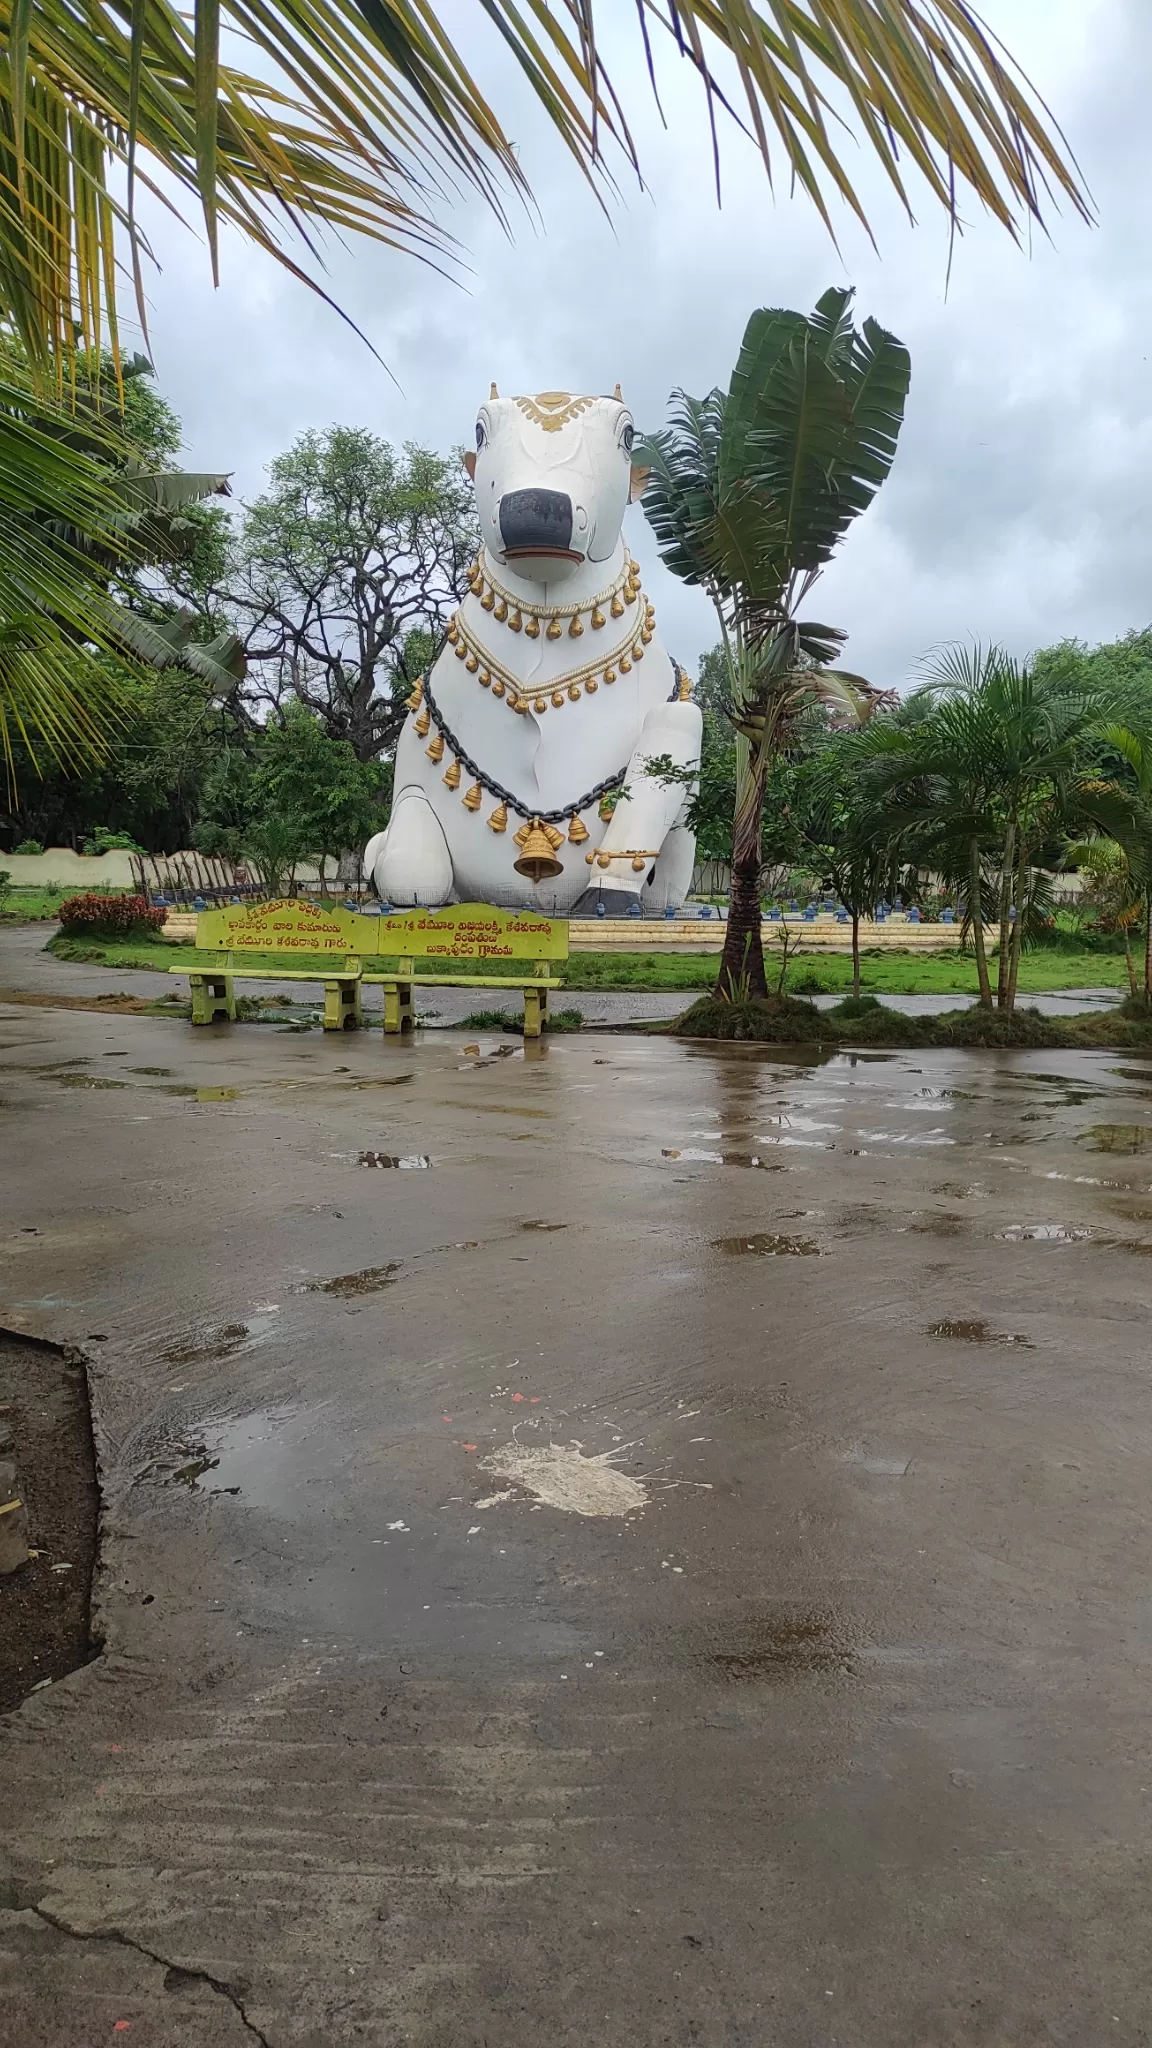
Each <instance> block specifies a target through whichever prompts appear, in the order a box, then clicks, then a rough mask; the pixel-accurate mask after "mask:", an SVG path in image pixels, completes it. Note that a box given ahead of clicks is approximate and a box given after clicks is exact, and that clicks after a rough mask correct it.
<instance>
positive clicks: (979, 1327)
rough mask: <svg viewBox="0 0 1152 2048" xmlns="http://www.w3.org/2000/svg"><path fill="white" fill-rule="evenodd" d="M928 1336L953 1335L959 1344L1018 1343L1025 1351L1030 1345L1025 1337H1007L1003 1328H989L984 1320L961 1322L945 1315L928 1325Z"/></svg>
mask: <svg viewBox="0 0 1152 2048" xmlns="http://www.w3.org/2000/svg"><path fill="white" fill-rule="evenodd" d="M928 1335H929V1336H930V1337H953V1338H956V1339H957V1340H958V1341H959V1342H960V1343H961V1344H1020V1345H1022V1346H1023V1347H1024V1349H1025V1350H1026V1351H1031V1349H1032V1346H1031V1344H1030V1343H1029V1342H1028V1339H1027V1337H1009V1336H1008V1335H1007V1334H1006V1332H1005V1331H1003V1330H990V1329H989V1328H988V1325H987V1323H984V1322H963V1321H959V1320H957V1319H956V1318H954V1317H951V1316H945V1317H944V1320H943V1321H942V1322H939V1323H930V1324H929V1326H928Z"/></svg>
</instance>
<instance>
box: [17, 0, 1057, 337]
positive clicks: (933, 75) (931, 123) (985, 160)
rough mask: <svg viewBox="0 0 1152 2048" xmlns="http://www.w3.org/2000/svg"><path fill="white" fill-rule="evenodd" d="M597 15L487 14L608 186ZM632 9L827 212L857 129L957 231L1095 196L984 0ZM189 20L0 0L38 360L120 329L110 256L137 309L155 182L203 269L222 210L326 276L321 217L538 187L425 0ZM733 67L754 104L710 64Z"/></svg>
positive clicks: (414, 230)
mask: <svg viewBox="0 0 1152 2048" xmlns="http://www.w3.org/2000/svg"><path fill="white" fill-rule="evenodd" d="M608 11H609V9H608V4H607V0H600V4H599V6H597V4H596V0H567V4H564V5H553V4H552V0H484V6H483V8H482V9H477V10H476V11H475V12H476V14H478V15H480V14H482V15H483V17H486V20H487V25H488V27H489V28H490V29H491V30H492V31H494V33H495V35H496V36H497V37H499V38H502V40H503V43H504V45H505V47H506V49H507V50H508V51H509V52H510V53H511V55H512V57H513V59H514V61H515V62H516V63H517V65H518V66H519V68H520V72H521V74H522V76H523V77H524V79H526V81H527V83H528V86H529V87H530V89H531V91H532V92H533V93H534V94H535V96H536V98H537V99H538V100H539V101H540V103H541V105H542V106H543V108H544V110H545V112H546V114H547V116H548V118H549V120H550V121H551V123H552V125H553V127H554V129H555V131H556V133H557V135H558V137H559V139H560V141H561V143H562V144H563V145H564V147H565V148H566V149H567V150H568V152H569V153H570V155H571V156H572V157H573V159H574V161H575V163H576V164H577V165H578V167H579V168H580V169H581V171H583V172H584V173H585V175H586V176H588V177H589V179H591V180H592V181H593V182H594V183H595V184H596V186H597V189H600V190H603V189H604V186H605V184H606V183H607V184H608V185H609V186H610V184H611V168H610V163H609V161H608V159H607V158H606V154H605V151H606V147H610V148H611V149H612V150H613V152H614V154H615V156H616V157H617V159H618V160H619V161H620V162H622V163H623V165H624V166H626V167H630V168H631V169H633V170H635V171H637V172H639V169H640V163H639V156H638V152H637V149H636V146H635V143H634V141H633V138H632V135H631V132H630V130H629V127H628V121H627V116H626V114H625V111H624V105H623V95H622V89H621V88H620V87H618V84H617V81H616V80H615V79H613V77H611V76H610V75H609V72H608V70H607V68H606V64H605V60H604V55H603V49H602V46H601V44H600V43H599V41H598V37H597V30H598V27H600V26H602V25H603V21H604V18H605V15H606V14H607V13H608ZM636 15H637V20H636V31H637V41H636V59H637V60H638V63H637V67H636V68H637V69H638V70H639V71H640V72H641V73H642V74H644V73H646V74H648V75H649V76H650V77H651V80H652V84H653V88H655V70H654V55H653V50H652V48H651V45H650V32H651V33H652V34H654V36H655V37H656V39H657V40H658V42H660V43H664V38H665V37H668V39H669V40H668V42H667V43H666V44H664V47H665V48H668V49H670V50H675V51H676V52H677V53H678V54H679V55H680V56H681V57H682V58H684V59H686V60H687V62H688V63H689V64H691V65H692V67H693V68H694V70H695V71H696V72H697V74H698V76H699V78H700V81H701V85H702V88H703V93H704V101H705V106H706V110H707V115H708V119H709V122H710V124H711V127H712V134H713V143H714V149H716V161H717V180H718V179H719V155H718V148H717V145H716V121H715V116H716V109H717V108H721V109H723V110H725V111H726V112H728V113H729V114H731V115H732V116H733V117H734V118H735V119H736V120H737V121H738V122H740V123H741V125H743V126H745V127H746V128H747V129H749V130H750V132H751V134H752V136H753V138H754V140H755V142H756V144H757V146H758V148H759V150H760V154H761V156H762V158H763V161H764V165H765V169H766V170H767V171H768V174H769V176H771V175H772V174H773V167H774V165H775V164H776V163H777V162H778V163H779V164H781V165H782V166H783V168H784V169H785V171H786V172H787V174H788V176H789V178H791V179H792V180H794V181H795V183H796V184H797V185H798V186H799V187H800V188H801V189H802V190H803V191H804V192H806V193H807V194H808V196H809V197H810V198H811V199H812V200H813V202H814V203H815V205H816V206H817V208H818V210H819V212H820V213H821V215H822V217H823V218H824V220H825V222H826V223H827V224H828V225H829V227H830V226H831V217H830V213H829V200H830V198H831V197H832V196H833V195H834V196H835V198H837V199H839V200H840V201H841V202H843V203H844V204H846V205H847V206H848V207H849V208H850V209H851V210H852V211H853V212H855V214H856V215H857V216H858V217H859V218H860V219H861V220H864V210H863V207H862V205H861V202H860V200H859V198H858V196H857V194H856V191H855V189H854V187H853V184H852V180H851V177H850V175H849V172H848V170H847V168H846V166H845V162H844V160H843V158H842V156H841V154H840V153H839V147H838V140H839V137H840V135H842V134H844V133H846V132H847V133H851V132H852V130H853V129H855V130H856V132H858V133H859V134H861V135H863V137H864V138H865V139H866V141H867V142H868V144H869V145H870V147H871V149H872V151H873V152H874V154H875V155H876V156H877V157H878V158H879V160H880V162H881V164H882V165H883V167H884V169H885V171H886V173H887V175H888V178H889V179H890V181H891V183H892V185H893V187H894V189H895V191H896V192H897V194H898V195H899V197H900V199H901V201H902V203H903V204H904V206H905V207H906V208H907V210H908V211H909V214H911V200H910V196H909V193H908V190H907V188H906V185H905V182H904V179H905V173H906V168H907V166H908V165H912V166H913V167H914V169H915V170H916V171H917V172H918V173H919V175H920V177H921V178H922V179H923V180H924V181H925V183H926V184H927V187H928V190H929V192H930V193H931V194H932V196H933V197H934V198H935V199H936V200H938V201H939V202H940V203H941V204H942V205H943V206H944V207H945V208H946V209H947V210H948V212H949V213H950V214H951V217H952V220H953V222H954V224H955V225H957V226H959V210H958V209H959V189H960V188H963V187H965V186H966V187H967V188H968V189H969V191H970V192H971V193H972V195H973V196H974V198H976V199H977V200H978V201H979V203H980V204H981V205H982V206H983V207H985V208H987V210H988V211H989V212H990V213H991V214H992V216H993V218H994V219H996V220H998V221H1000V222H1001V223H1002V224H1003V225H1004V226H1005V227H1006V228H1008V229H1009V231H1010V232H1012V233H1015V232H1016V231H1017V227H1018V223H1019V221H1020V219H1021V217H1022V216H1023V217H1024V218H1025V219H1029V218H1031V219H1033V220H1036V221H1039V220H1040V219H1041V218H1042V214H1043V201H1044V198H1045V196H1046V195H1048V196H1053V197H1054V196H1056V195H1061V196H1063V197H1064V198H1065V199H1066V200H1067V201H1069V202H1070V203H1071V205H1072V206H1073V207H1074V208H1075V209H1076V210H1077V211H1079V212H1080V213H1082V214H1087V211H1088V204H1087V200H1086V198H1085V195H1084V192H1083V190H1082V187H1081V184H1080V182H1079V178H1078V176H1077V173H1076V171H1075V169H1074V167H1073V166H1072V164H1071V162H1070V160H1069V158H1068V156H1067V153H1066V151H1065V150H1064V148H1063V147H1062V139H1061V138H1060V136H1059V131H1058V130H1056V129H1055V127H1054V125H1053V124H1052V122H1051V119H1050V117H1049V116H1048V115H1047V110H1046V109H1045V108H1044V107H1043V104H1042V102H1040V101H1039V100H1038V99H1037V97H1036V95H1035V93H1034V92H1033V90H1032V88H1031V87H1030V85H1029V83H1028V81H1027V80H1026V79H1025V78H1023V77H1022V76H1021V75H1020V74H1019V73H1018V72H1017V71H1016V69H1015V67H1014V66H1013V64H1012V61H1011V59H1010V58H1009V57H1008V56H1007V54H1006V53H1005V52H1004V51H1003V49H1002V48H1001V46H1000V45H999V44H998V43H997V42H996V40H995V38H994V37H993V36H992V35H991V34H990V33H989V31H988V30H987V29H986V28H985V27H984V26H983V24H982V22H981V21H980V19H979V16H978V15H977V14H976V13H975V12H974V10H973V9H972V8H971V6H970V5H969V4H968V0H828V4H824V5H822V6H821V7H820V8H819V9H818V10H813V11H812V13H810V12H809V11H808V9H807V8H805V7H801V6H800V5H798V4H797V0H678V4H677V5H676V6H675V7H669V8H665V7H664V5H663V4H662V0H636ZM190 17H191V18H190ZM190 17H189V14H188V13H185V12H184V11H182V10H181V9H179V8H178V7H177V6H176V5H175V4H173V0H132V5H131V7H129V6H128V4H127V0H119V4H117V0H0V32H2V34H3V37H4V40H5V46H6V49H7V53H8V63H7V64H6V65H5V66H3V67H0V251H2V252H3V261H2V262H0V321H4V322H6V323H10V324H11V325H12V326H13V327H14V328H15V330H16V332H17V333H18V334H19V335H20V336H21V337H22V339H23V341H24V344H25V346H26V347H27V349H28V350H29V353H30V354H31V355H32V357H33V358H34V359H35V360H37V361H39V362H40V363H41V364H42V365H45V366H47V365H49V364H50V363H51V362H52V360H53V358H66V357H67V356H68V355H69V354H70V353H71V352H72V351H73V349H74V348H76V347H77V346H85V347H87V348H95V347H98V346H100V345H101V343H102V342H103V339H104V335H103V332H102V331H101V330H102V323H104V322H107V323H108V324H109V326H110V328H111V331H112V338H113V342H115V319H116V306H115V295H114V271H115V266H116V264H117V262H123V264H124V267H125V269H126V270H127V271H129V273H130V274H131V275H132V276H133V277H134V279H135V286H136V304H137V310H138V314H139V318H140V321H141V324H142V326H144V327H145V328H146V324H147V323H146V319H145V308H144V292H143V270H142V264H143V258H144V257H146V255H147V253H148V251H147V247H146V244H145V241H144V237H143V234H142V230H141V228H140V224H139V220H138V217H137V208H136V200H137V196H138V194H139V192H140V191H141V190H146V191H148V192H150V193H152V194H154V195H155V196H157V197H158V198H159V199H160V201H161V203H163V204H165V205H167V206H168V207H170V208H172V209H174V210H176V209H178V206H179V202H180V198H181V197H187V198H189V199H191V200H192V201H193V202H194V204H195V205H196V206H197V207H198V209H199V210H200V211H201V212H202V214H203V220H204V226H205V230H206V235H207V241H208V247H209V252H210V258H211V263H212V268H213V274H214V275H215V274H216V271H217V265H218V232H219V224H220V222H221V221H225V222H227V223H229V224H230V225H231V226H233V227H235V228H237V229H239V230H240V232H241V233H243V234H244V235H246V236H247V237H248V238H249V239H250V240H251V241H253V242H254V243H255V244H256V245H257V246H259V247H261V248H263V249H265V250H267V251H269V252H270V253H271V254H272V255H273V256H275V257H277V258H278V259H279V260H280V261H281V262H282V263H284V264H285V265H286V266H287V267H288V268H289V269H290V270H291V271H292V272H293V273H294V274H295V275H297V276H308V277H309V278H310V280H311V281H312V282H313V283H316V282H317V280H316V266H317V265H318V263H319V254H320V252H319V235H320V234H321V233H322V232H323V231H324V230H326V229H334V230H335V231H336V232H337V233H351V234H367V235H369V236H371V237H373V238H375V239H376V240H377V241H380V242H383V243H386V244H389V245H390V246H393V247H397V248H400V249H403V250H406V251H408V252H410V253H413V254H416V255H418V256H422V257H424V258H426V259H427V260H429V261H432V262H444V261H451V260H452V257H453V255H454V253H455V244H454V242H453V239H452V237H451V236H450V235H449V233H448V232H447V230H446V229H445V227H444V226H443V225H442V222H441V219H440V218H439V215H440V213H441V212H442V211H443V209H444V207H445V206H446V205H447V204H450V203H451V199H452V195H453V192H454V191H458V190H459V189H460V188H461V187H462V186H464V187H467V186H470V187H471V188H472V189H473V190H476V191H478V192H479V193H480V194H481V195H482V196H483V197H484V198H485V199H486V200H487V201H488V202H489V203H490V204H491V205H492V206H494V207H495V208H496V209H497V211H498V212H501V213H503V210H504V205H505V199H504V195H505V194H506V193H507V192H511V193H512V194H514V195H516V196H517V197H519V198H521V199H525V198H527V197H528V196H529V193H528V185H527V180H526V177H525V173H524V171H523V170H522V168H521V166H520V163H519V159H518V156H517V152H516V149H515V147H514V145H513V143H512V142H511V141H510V140H509V138H508V136H507V134H506V132H505V129H504V127H503V126H502V124H501V122H500V119H499V116H498V115H497V113H496V111H495V109H494V108H493V107H492V106H491V105H490V104H489V102H488V100H487V99H486V98H485V96H484V94H483V92H482V91H481V90H480V88H479V86H478V85H477V84H476V81H475V79H474V77H473V75H472V71H471V68H470V63H469V60H468V59H467V58H466V56H465V54H464V51H463V50H462V49H461V48H460V47H459V46H458V45H457V44H456V43H455V42H454V41H453V39H452V35H451V33H450V30H449V27H448V24H447V21H446V20H445V18H444V16H443V14H442V12H441V11H440V10H438V9H437V8H436V7H435V6H434V5H431V4H425V0H417V4H414V5H413V4H410V0H326V4H325V5H324V7H323V8H316V7H309V6H307V5H305V4H304V0H268V4H266V5H262V6H260V7H254V6H253V5H252V4H251V0H194V6H193V8H192V9H191V10H190ZM222 35H227V37H228V39H229V41H230V43H232V44H233V45H235V44H236V43H240V44H242V45H245V46H247V47H248V48H249V49H251V51H252V64H253V71H252V72H247V71H244V70H241V69H238V68H237V67H235V66H233V65H231V64H225V63H222V62H221V54H220V53H221V38H222ZM495 47H496V45H495V44H494V45H493V48H494V49H495ZM733 66H734V69H735V73H736V75H737V76H738V78H739V81H740V89H741V92H742V94H743V99H744V111H743V115H742V116H741V114H740V111H739V109H738V106H733V105H732V103H731V102H730V101H729V99H728V97H727V93H726V90H725V87H724V86H723V85H722V83H721V80H720V77H719V75H718V68H717V67H719V70H727V69H729V68H732V67H733ZM257 74H258V75H257ZM845 111H847V114H848V119H847V122H845V119H844V114H845ZM121 181H123V184H122V182H121ZM173 191H174V192H175V195H176V196H175V197H173V196H172V194H173ZM309 263H311V265H312V266H313V267H312V268H311V269H310V270H309V269H308V268H307V266H308V265H309ZM317 288H319V286H318V285H317Z"/></svg>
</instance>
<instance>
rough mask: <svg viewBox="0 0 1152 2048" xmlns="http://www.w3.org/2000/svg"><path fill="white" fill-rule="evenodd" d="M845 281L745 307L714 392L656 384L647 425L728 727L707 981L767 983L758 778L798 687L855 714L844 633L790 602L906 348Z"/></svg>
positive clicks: (859, 459) (841, 510)
mask: <svg viewBox="0 0 1152 2048" xmlns="http://www.w3.org/2000/svg"><path fill="white" fill-rule="evenodd" d="M852 299H853V293H852V292H851V291H850V290H847V289H833V290H831V291H828V292H825V294H824V296H823V298H821V299H820V300H819V302H818V303H817V306H816V308H815V311H814V312H813V313H812V314H810V315H805V314H803V313H796V312H791V311H789V310H787V309H783V308H762V309H761V310H760V311H758V312H756V313H753V315H752V317H751V319H750V320H749V322H748V325H747V328H746V329H745V333H744V341H743V345H742V347H741V350H740V355H739V358H738V360H737V363H736V367H735V369H734V371H733V373H732V378H731V381H730V383H729V387H728V390H727V392H726V393H725V392H721V391H719V390H714V391H711V392H709V393H708V395H707V397H706V398H703V399H696V398H691V397H689V396H688V395H687V393H685V392H683V391H677V392H674V393H673V395H672V399H671V413H670V419H669V424H668V426H667V427H665V428H663V429H662V430H661V431H659V432H657V433H654V434H652V435H650V436H649V437H648V438H647V440H646V442H645V444H644V451H643V455H642V458H641V459H642V461H643V462H644V464H646V466H647V467H648V471H649V474H648V480H647V484H646V486H645V489H644V495H643V506H644V511H645V513H646V514H647V517H648V519H649V522H650V524H651V526H652V528H653V531H654V533H655V535H656V540H657V544H658V546H659V548H660V553H661V555H662V556H663V559H664V561H665V562H666V563H667V565H668V567H669V568H670V569H671V570H673V572H674V573H675V574H677V575H679V576H681V577H682V578H683V579H684V581H685V582H688V583H692V584H696V585H697V586H699V587H700V588H701V589H703V590H704V591H705V592H706V593H707V595H708V596H709V597H710V598H711V600H712V603H713V605H714V606H715V609H716V614H717V617H718V619H719V622H720V631H721V635H722V639H723V645H724V649H725V657H726V661H727V667H728V692H727V698H726V703H725V709H726V710H727V712H728V715H729V717H730V718H731V720H732V723H733V725H734V726H735V729H736V734H737V776H736V806H735V817H734V821H733V835H732V840H733V846H732V891H731V899H730V904H729V914H728V930H727V937H726V941H725V948H724V954H723V958H722V961H721V967H720V975H719V979H718V982H717V993H721V994H722V993H730V992H731V991H732V990H733V989H735V988H736V987H737V986H739V987H741V988H743V987H745V986H747V987H749V988H750V990H751V992H752V994H753V995H754V996H765V995H766V994H767V981H766V977H765V972H764V949H763V934H762V928H761V907H760V870H761V848H762V838H763V813H764V788H765V779H766V776H767V773H768V769H769V767H770V765H771V763H772V761H773V760H774V759H775V758H776V757H777V756H778V755H779V754H780V753H782V752H785V751H786V750H787V747H788V745H789V741H790V737H791V733H792V730H793V727H794V725H795V723H796V720H797V718H798V717H799V716H800V714H801V713H802V712H803V711H804V710H805V709H806V708H808V707H809V706H810V705H812V704H813V703H814V702H818V703H821V704H823V705H825V706H826V707H827V709H828V711H829V714H830V715H831V716H832V717H833V718H834V719H836V720H837V721H840V722H845V721H847V722H855V721H857V720H859V719H861V718H863V717H865V716H867V713H868V709H869V706H870V703H871V697H870V692H869V687H868V685H867V683H865V682H864V680H863V678H862V677H860V676H856V675H852V674H850V673H849V672H847V671H845V670H843V669H839V668H834V667H833V664H834V663H835V662H836V660H837V657H838V655H839V653H840V650H841V648H842V646H843V644H844V640H845V638H846V635H845V634H844V633H843V632H842V631H841V629H840V628H839V627H835V626H828V625H823V624H820V623H818V622H817V621H816V620H814V619H810V618H806V617H803V616H801V609H802V607H803V606H804V605H805V603H806V601H807V598H808V596H809V593H810V591H811V590H812V587H813V585H814V584H815V582H816V580H817V578H818V577H819V576H820V574H821V572H822V570H823V569H824V567H825V565H826V564H827V563H828V562H829V561H830V560H831V558H832V556H833V554H834V552H835V550H836V548H837V546H838V545H839V543H840V541H841V540H842V538H843V536H844V534H845V533H846V532H847V530H848V528H849V526H850V525H851V523H852V521H853V520H854V519H855V518H857V517H858V516H859V514H860V513H861V512H863V511H864V510H866V508H867V506H868V505H870V504H871V502H872V499H873V498H874V496H875V494H876V492H877V491H878V490H879V488H880V485H881V484H882V483H883V482H884V480H885V478H886V477H887V475H888V473H889V470H890V469H891V466H892V461H893V458H894V456H895V453H896V444H897V440H898V437H899V433H900V427H901V424H902V422H903V417H904V404H905V400H906V398H907V395H908V385H909V380H910V376H911V363H910V360H909V356H908V351H907V349H906V348H905V347H904V345H903V343H902V342H899V341H897V339H896V337H895V335H893V334H889V333H888V332H887V330H886V329H884V328H882V327H880V326H878V325H877V323H876V322H875V321H874V320H866V321H865V322H864V324H863V327H862V328H860V329H857V328H856V327H855V326H854V324H853V321H852V316H851V308H852Z"/></svg>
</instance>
